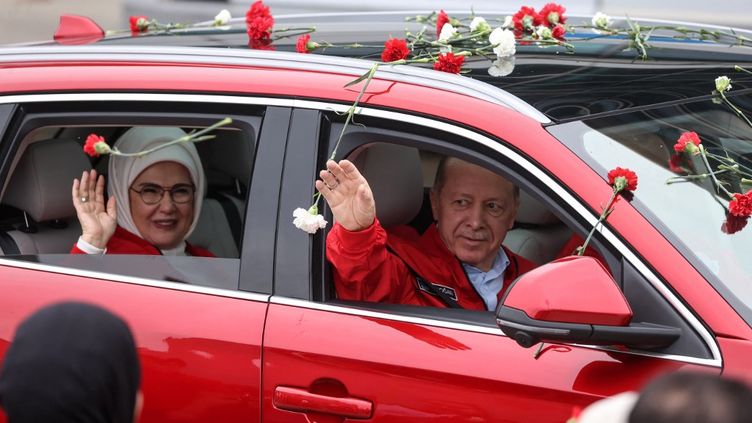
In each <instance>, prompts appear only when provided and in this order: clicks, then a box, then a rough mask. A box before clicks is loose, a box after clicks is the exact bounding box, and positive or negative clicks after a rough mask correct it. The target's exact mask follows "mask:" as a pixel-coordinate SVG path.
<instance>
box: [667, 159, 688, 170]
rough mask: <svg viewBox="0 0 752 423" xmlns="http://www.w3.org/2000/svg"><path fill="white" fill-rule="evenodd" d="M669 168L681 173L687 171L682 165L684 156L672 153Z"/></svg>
mask: <svg viewBox="0 0 752 423" xmlns="http://www.w3.org/2000/svg"><path fill="white" fill-rule="evenodd" d="M668 170H670V171H672V172H674V173H681V174H683V173H684V172H686V170H684V167H682V158H681V156H680V155H678V154H672V155H671V158H670V159H669V160H668Z"/></svg>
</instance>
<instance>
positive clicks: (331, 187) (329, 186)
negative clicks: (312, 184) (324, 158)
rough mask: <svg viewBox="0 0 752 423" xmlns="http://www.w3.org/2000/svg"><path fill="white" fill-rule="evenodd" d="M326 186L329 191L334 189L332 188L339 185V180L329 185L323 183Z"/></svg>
mask: <svg viewBox="0 0 752 423" xmlns="http://www.w3.org/2000/svg"><path fill="white" fill-rule="evenodd" d="M325 185H326V187H327V188H329V191H334V188H337V187H338V186H339V182H337V181H335V182H334V184H332V185H329V184H325Z"/></svg>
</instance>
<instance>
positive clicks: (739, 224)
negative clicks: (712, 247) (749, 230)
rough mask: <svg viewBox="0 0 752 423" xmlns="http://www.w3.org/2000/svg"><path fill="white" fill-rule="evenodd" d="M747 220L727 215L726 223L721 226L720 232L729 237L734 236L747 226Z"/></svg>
mask: <svg viewBox="0 0 752 423" xmlns="http://www.w3.org/2000/svg"><path fill="white" fill-rule="evenodd" d="M747 220H749V218H748V217H737V216H733V215H728V216H727V217H726V221H725V222H723V224H722V225H721V232H723V233H726V234H729V235H731V234H735V233H737V232H739V231H741V230H742V229H744V227H745V226H747Z"/></svg>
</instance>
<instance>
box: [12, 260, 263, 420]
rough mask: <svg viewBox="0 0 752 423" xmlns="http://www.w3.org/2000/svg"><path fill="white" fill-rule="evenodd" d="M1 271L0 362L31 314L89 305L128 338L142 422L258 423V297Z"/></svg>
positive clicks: (40, 272)
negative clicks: (122, 325)
mask: <svg viewBox="0 0 752 423" xmlns="http://www.w3.org/2000/svg"><path fill="white" fill-rule="evenodd" d="M4 264H5V265H4V266H3V267H2V271H3V279H2V281H0V290H1V291H2V292H3V297H4V298H3V304H4V306H3V308H2V310H0V354H1V355H4V354H5V352H6V351H7V348H8V347H9V345H10V341H11V339H12V337H13V333H14V332H15V330H16V327H17V324H18V322H20V321H21V320H22V319H23V318H24V317H25V316H27V315H29V314H30V313H32V312H33V311H35V310H37V309H38V308H40V307H43V306H45V305H47V304H50V303H54V302H58V301H65V300H75V301H85V302H91V303H94V304H98V305H101V306H103V307H105V308H107V309H109V310H111V311H113V312H114V313H116V314H118V315H120V316H122V317H123V318H124V319H125V320H126V321H127V323H128V324H129V325H130V327H131V329H132V331H133V333H134V336H135V339H136V343H137V349H138V352H139V356H140V359H141V368H142V389H143V392H144V398H145V407H144V412H143V417H142V420H141V421H142V422H165V421H181V422H202V421H228V422H229V421H247V420H249V419H250V420H254V419H256V418H258V415H259V407H258V401H257V398H258V397H259V386H260V372H261V368H260V358H261V336H262V331H263V322H264V317H265V313H266V307H267V303H266V302H265V301H264V299H265V297H264V296H261V295H256V296H253V295H245V296H241V295H233V292H230V291H228V292H227V293H226V295H222V292H221V291H219V290H216V292H215V293H213V294H210V295H207V294H205V293H202V292H200V291H201V290H200V289H199V290H196V291H198V292H191V290H189V289H185V290H184V289H181V288H182V286H181V285H179V284H170V283H160V282H154V283H153V284H144V285H142V284H139V283H126V282H116V281H110V280H102V279H98V278H96V277H91V276H90V277H85V276H79V275H68V274H61V273H52V272H50V271H49V269H45V270H34V269H33V268H31V269H30V268H22V267H14V266H13V264H12V263H11V264H7V261H6V262H5V263H4ZM26 267H33V266H26ZM99 276H100V277H106V275H104V274H101V275H99ZM145 283H146V282H145ZM31 284H33V285H34V287H33V289H30V287H29V285H31Z"/></svg>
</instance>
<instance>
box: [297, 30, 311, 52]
mask: <svg viewBox="0 0 752 423" xmlns="http://www.w3.org/2000/svg"><path fill="white" fill-rule="evenodd" d="M310 40H311V34H304V35H301V36H300V37H298V42H297V44H295V50H297V51H298V53H308V52H309V51H310V50H308V41H310Z"/></svg>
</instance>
